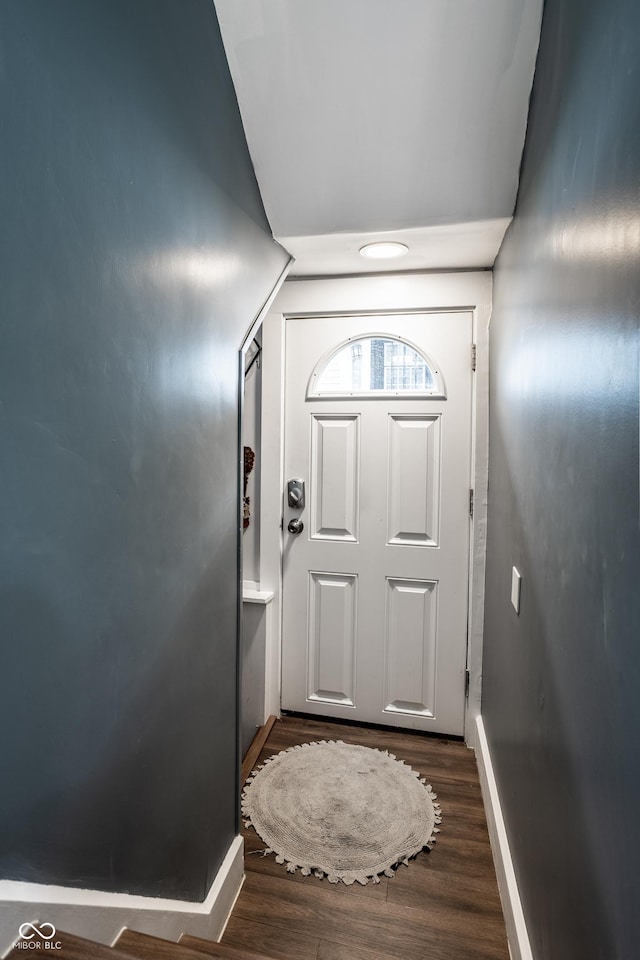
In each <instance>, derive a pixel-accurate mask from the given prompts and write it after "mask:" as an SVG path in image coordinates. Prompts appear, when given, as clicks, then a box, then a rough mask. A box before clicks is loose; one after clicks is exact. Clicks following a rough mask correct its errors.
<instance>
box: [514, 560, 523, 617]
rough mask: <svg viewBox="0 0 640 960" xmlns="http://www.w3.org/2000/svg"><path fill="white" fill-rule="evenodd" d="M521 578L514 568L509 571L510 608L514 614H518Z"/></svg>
mask: <svg viewBox="0 0 640 960" xmlns="http://www.w3.org/2000/svg"><path fill="white" fill-rule="evenodd" d="M521 583H522V577H521V576H520V574H519V573H518V571H517V570H516V568H515V567H513V568H512V570H511V606H512V607H513V609H514V610H515V612H516V613H520V584H521Z"/></svg>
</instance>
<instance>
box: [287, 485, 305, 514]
mask: <svg viewBox="0 0 640 960" xmlns="http://www.w3.org/2000/svg"><path fill="white" fill-rule="evenodd" d="M287 503H288V504H289V506H290V507H291V509H292V510H302V509H303V508H304V480H288V481H287Z"/></svg>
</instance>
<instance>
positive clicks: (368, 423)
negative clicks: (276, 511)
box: [282, 311, 472, 735]
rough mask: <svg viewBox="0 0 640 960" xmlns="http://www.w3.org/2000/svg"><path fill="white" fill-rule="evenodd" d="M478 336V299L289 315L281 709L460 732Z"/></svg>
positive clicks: (461, 723) (462, 700)
mask: <svg viewBox="0 0 640 960" xmlns="http://www.w3.org/2000/svg"><path fill="white" fill-rule="evenodd" d="M471 341H472V314H471V312H470V311H457V312H448V313H421V314H403V315H394V314H390V315H385V316H342V317H336V316H332V317H313V318H300V319H293V318H290V319H288V320H287V322H286V347H285V349H286V374H285V377H286V378H285V481H288V480H302V481H304V487H305V490H304V493H305V502H304V506H303V507H300V506H292V505H289V501H288V496H287V491H286V490H285V498H284V499H285V507H284V548H283V634H282V707H283V709H285V710H294V711H300V712H304V713H311V714H317V715H320V716H325V717H335V718H346V719H350V720H357V721H366V722H373V723H381V724H389V725H393V726H400V727H408V728H415V729H422V730H427V731H433V732H439V733H447V734H453V735H461V734H462V733H463V730H464V703H465V668H466V648H467V609H468V571H469V487H470V456H471V376H472V374H471ZM423 358H425V360H426V362H425V360H423ZM294 498H295V494H294ZM300 522H301V524H302V531H301V532H290V530H289V525H290V524H291V530H292V531H295V530H297V529H299V528H300Z"/></svg>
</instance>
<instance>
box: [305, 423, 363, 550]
mask: <svg viewBox="0 0 640 960" xmlns="http://www.w3.org/2000/svg"><path fill="white" fill-rule="evenodd" d="M359 426H360V424H359V417H358V416H357V414H354V415H353V416H348V417H346V416H335V415H334V416H322V415H321V414H313V415H312V417H311V477H312V479H313V483H312V496H311V530H312V533H311V536H312V538H314V539H325V540H326V539H329V540H357V539H358V492H359V486H360V478H359V476H358V473H359V466H360V463H359V461H360V456H359V432H360V431H359Z"/></svg>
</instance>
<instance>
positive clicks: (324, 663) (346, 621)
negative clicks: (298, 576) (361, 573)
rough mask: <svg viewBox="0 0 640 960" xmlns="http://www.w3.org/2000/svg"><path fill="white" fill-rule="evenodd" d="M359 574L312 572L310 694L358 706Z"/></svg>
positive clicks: (310, 696) (313, 698)
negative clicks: (356, 667)
mask: <svg viewBox="0 0 640 960" xmlns="http://www.w3.org/2000/svg"><path fill="white" fill-rule="evenodd" d="M357 590H358V578H357V577H356V576H355V575H350V574H334V573H318V572H313V571H311V572H310V574H309V629H308V634H307V636H308V658H307V697H308V699H309V700H314V701H321V702H324V703H331V704H336V703H337V704H340V705H341V706H347V707H348V706H351V707H353V706H355V662H356V626H357V624H356V611H357Z"/></svg>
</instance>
